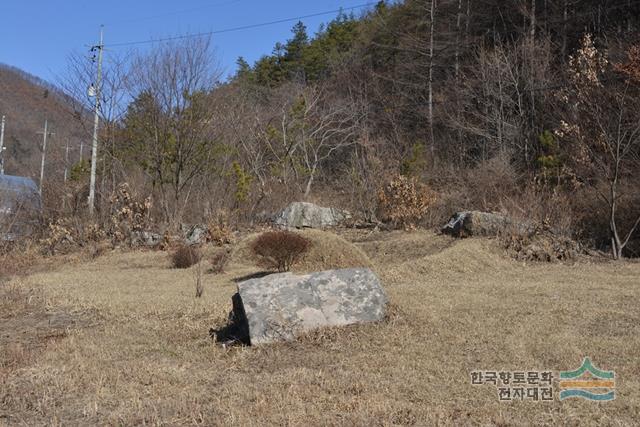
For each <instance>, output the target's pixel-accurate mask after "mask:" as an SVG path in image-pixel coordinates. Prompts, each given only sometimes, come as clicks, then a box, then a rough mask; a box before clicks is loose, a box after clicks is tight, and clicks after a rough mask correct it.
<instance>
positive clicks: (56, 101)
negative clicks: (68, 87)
mask: <svg viewBox="0 0 640 427" xmlns="http://www.w3.org/2000/svg"><path fill="white" fill-rule="evenodd" d="M72 104H73V103H71V102H69V100H68V99H67V98H66V96H65V95H64V94H63V92H62V91H61V90H60V89H59V88H57V87H56V86H54V85H52V84H50V83H48V82H45V81H43V80H41V79H39V78H37V77H35V76H32V75H30V74H28V73H25V72H24V71H22V70H19V69H17V68H14V67H10V66H8V65H3V64H0V115H3V116H5V138H4V146H5V148H6V151H5V154H4V159H5V173H6V174H9V175H20V176H30V177H33V178H34V179H35V180H36V182H37V180H38V179H39V176H40V162H41V155H42V132H43V128H44V122H45V120H47V122H48V131H49V132H51V133H52V135H51V136H50V137H49V140H48V147H47V155H48V157H49V161H48V162H47V165H46V170H45V174H46V175H50V174H56V173H58V174H60V176H61V177H62V176H63V172H64V171H63V169H64V166H65V161H64V159H65V155H66V147H67V143H68V144H69V152H70V161H69V163H71V162H73V161H74V159H75V160H76V161H77V159H78V157H77V156H78V154H79V153H78V149H79V145H80V144H81V143H82V142H83V141H84V142H85V143H86V141H87V135H89V134H88V133H87V132H86V130H85V129H84V128H83V126H81V125H80V122H79V121H78V120H77V117H78V112H76V111H74V110H73V107H72ZM37 132H41V133H40V134H38V133H37Z"/></svg>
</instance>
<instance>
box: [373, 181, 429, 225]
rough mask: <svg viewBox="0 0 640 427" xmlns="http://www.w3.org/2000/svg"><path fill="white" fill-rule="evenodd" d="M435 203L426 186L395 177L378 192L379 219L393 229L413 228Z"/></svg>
mask: <svg viewBox="0 0 640 427" xmlns="http://www.w3.org/2000/svg"><path fill="white" fill-rule="evenodd" d="M435 201H436V195H435V193H434V192H433V191H432V190H431V189H430V188H429V187H428V186H426V185H425V184H422V183H420V182H418V181H417V180H416V179H415V178H409V177H406V176H403V175H396V176H395V177H393V178H392V179H391V180H390V181H389V182H388V183H387V184H386V185H385V186H384V188H381V189H380V190H379V191H378V211H379V217H380V219H381V220H382V221H384V222H388V223H391V224H392V225H393V226H395V227H403V228H414V227H415V225H416V223H417V222H418V221H420V220H421V219H422V218H423V217H424V216H425V214H426V213H427V210H428V209H429V208H430V207H431V206H432V205H433V204H434V202H435Z"/></svg>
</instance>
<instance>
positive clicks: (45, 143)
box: [37, 119, 55, 196]
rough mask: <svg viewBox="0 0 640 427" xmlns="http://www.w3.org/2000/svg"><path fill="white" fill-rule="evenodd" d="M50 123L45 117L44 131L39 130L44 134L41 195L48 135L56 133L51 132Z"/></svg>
mask: <svg viewBox="0 0 640 427" xmlns="http://www.w3.org/2000/svg"><path fill="white" fill-rule="evenodd" d="M48 129H49V123H48V121H47V120H46V119H45V121H44V131H43V132H37V133H38V134H42V163H41V164H40V196H42V183H43V181H44V162H45V157H46V154H47V136H48V135H55V133H53V132H49V130H48Z"/></svg>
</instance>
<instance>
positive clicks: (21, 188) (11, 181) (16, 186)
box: [0, 175, 40, 213]
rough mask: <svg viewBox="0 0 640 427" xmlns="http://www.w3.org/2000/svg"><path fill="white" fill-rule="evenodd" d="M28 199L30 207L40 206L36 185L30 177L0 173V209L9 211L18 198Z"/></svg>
mask: <svg viewBox="0 0 640 427" xmlns="http://www.w3.org/2000/svg"><path fill="white" fill-rule="evenodd" d="M21 199H22V200H28V201H29V202H30V204H31V206H32V207H36V208H38V209H39V208H40V194H39V191H38V186H37V185H36V183H35V182H33V180H32V179H31V178H26V177H23V176H13V175H0V211H3V212H4V211H6V212H5V213H7V212H10V211H11V210H12V209H13V206H14V205H15V203H16V202H17V201H18V200H21Z"/></svg>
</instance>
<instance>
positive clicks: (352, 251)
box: [231, 230, 373, 273]
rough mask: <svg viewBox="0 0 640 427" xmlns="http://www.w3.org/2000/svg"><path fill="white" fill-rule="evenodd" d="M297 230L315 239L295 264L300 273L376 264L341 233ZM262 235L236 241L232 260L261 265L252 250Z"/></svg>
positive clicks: (251, 235)
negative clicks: (258, 237) (339, 234)
mask: <svg viewBox="0 0 640 427" xmlns="http://www.w3.org/2000/svg"><path fill="white" fill-rule="evenodd" d="M296 233H298V234H300V235H301V236H303V237H305V238H307V239H309V240H310V241H311V246H310V247H309V250H308V251H307V253H306V254H305V255H304V256H303V257H302V259H301V260H300V262H298V263H297V264H295V265H294V266H293V268H292V271H294V272H296V273H309V272H313V271H323V270H332V269H337V268H350V267H369V268H371V267H372V266H373V264H372V262H371V260H370V259H369V257H368V256H367V254H366V253H364V252H363V251H362V250H361V249H360V248H358V247H357V246H355V245H354V244H352V243H350V242H348V241H346V240H345V239H343V238H342V237H340V236H338V235H337V234H333V233H330V232H327V231H319V230H300V231H296ZM258 235H259V234H257V233H256V234H250V235H249V236H247V237H245V238H244V239H242V240H241V241H240V242H239V243H238V244H237V245H236V247H235V248H234V250H233V252H232V254H231V262H232V263H235V264H244V265H247V264H250V265H254V266H256V268H260V262H259V261H260V260H259V258H258V257H256V255H255V254H254V253H253V252H252V251H251V244H252V243H253V241H254V240H255V239H256V237H257V236H258Z"/></svg>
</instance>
